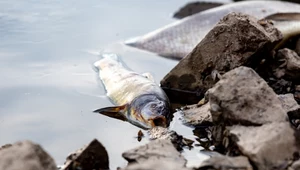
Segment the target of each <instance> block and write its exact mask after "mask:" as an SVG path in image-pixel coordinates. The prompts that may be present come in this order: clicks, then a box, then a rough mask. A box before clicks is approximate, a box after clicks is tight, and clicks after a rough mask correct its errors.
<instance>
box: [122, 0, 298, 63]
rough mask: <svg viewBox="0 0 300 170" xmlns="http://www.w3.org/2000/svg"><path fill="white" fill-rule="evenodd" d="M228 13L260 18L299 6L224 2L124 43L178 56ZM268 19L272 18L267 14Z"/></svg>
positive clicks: (180, 56) (289, 11) (293, 11)
mask: <svg viewBox="0 0 300 170" xmlns="http://www.w3.org/2000/svg"><path fill="white" fill-rule="evenodd" d="M230 12H241V13H244V14H248V15H252V16H254V17H256V18H258V19H262V18H266V17H268V16H272V15H273V14H276V13H299V12H300V5H299V4H296V3H289V2H281V1H245V2H236V3H231V4H226V5H222V6H220V7H216V8H212V9H208V10H205V11H203V12H199V13H197V14H194V15H191V16H188V17H186V18H183V19H181V20H179V21H176V22H174V23H171V24H169V25H167V26H165V27H163V28H160V29H157V30H155V31H153V32H150V33H148V34H146V35H143V36H141V37H137V38H134V39H130V40H127V41H125V44H127V45H129V46H132V47H136V48H139V49H143V50H147V51H150V52H154V53H157V54H158V55H160V56H164V57H167V58H173V59H182V58H183V57H184V56H186V55H187V54H188V53H189V52H191V51H192V50H193V48H194V47H195V46H196V45H197V44H198V43H199V42H200V41H201V40H202V39H203V38H204V36H205V35H206V34H207V33H208V32H209V31H210V30H211V29H212V28H213V27H214V26H215V25H216V24H217V23H218V22H219V21H220V19H221V18H223V17H224V16H225V15H227V14H228V13H230ZM269 19H272V18H270V17H269ZM293 25H295V24H293ZM299 25H300V24H299V22H298V24H297V27H291V28H290V29H289V28H286V27H284V29H285V30H289V31H294V30H295V29H298V31H300V30H299V28H300V26H299ZM285 26H287V27H289V24H285ZM279 30H280V28H279ZM280 31H281V30H280ZM288 35H290V34H288Z"/></svg>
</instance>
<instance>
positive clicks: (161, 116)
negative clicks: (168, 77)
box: [94, 54, 170, 129]
mask: <svg viewBox="0 0 300 170" xmlns="http://www.w3.org/2000/svg"><path fill="white" fill-rule="evenodd" d="M94 66H95V67H96V68H97V69H98V70H99V77H100V79H101V80H102V83H103V84H104V86H105V89H106V92H107V96H108V97H109V98H110V99H111V101H112V102H113V103H114V104H115V105H117V106H115V107H106V108H101V109H97V110H95V111H94V112H98V113H100V114H103V115H106V116H109V117H113V118H116V119H120V120H124V121H128V122H130V123H131V124H133V125H136V126H138V127H141V128H143V129H150V128H152V127H155V126H162V127H166V126H167V125H168V123H169V122H168V121H169V118H170V109H169V108H170V103H169V99H168V97H167V95H166V94H165V92H164V91H163V90H162V89H161V88H160V87H159V86H158V85H157V84H156V83H155V82H154V80H153V78H152V77H151V75H150V74H148V73H146V74H138V73H136V72H133V71H131V70H129V69H127V68H125V67H124V66H123V64H122V62H120V61H119V59H118V56H117V55H115V54H103V58H102V59H101V60H99V61H97V62H95V63H94Z"/></svg>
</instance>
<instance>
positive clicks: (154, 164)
mask: <svg viewBox="0 0 300 170" xmlns="http://www.w3.org/2000/svg"><path fill="white" fill-rule="evenodd" d="M162 169H163V170H192V169H189V168H186V167H181V166H178V164H177V163H175V162H173V161H170V160H146V161H143V162H142V163H132V164H129V165H128V166H127V167H125V168H124V169H123V170H162Z"/></svg>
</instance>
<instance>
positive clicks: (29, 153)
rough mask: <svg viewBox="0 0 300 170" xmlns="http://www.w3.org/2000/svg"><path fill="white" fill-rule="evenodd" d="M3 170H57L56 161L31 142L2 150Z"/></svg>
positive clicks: (15, 144)
mask: <svg viewBox="0 0 300 170" xmlns="http://www.w3.org/2000/svg"><path fill="white" fill-rule="evenodd" d="M0 169H1V170H19V169H22V170H34V169H43V170H56V169H57V168H56V165H55V162H54V160H53V159H52V158H51V157H50V156H49V154H48V153H47V152H46V151H44V150H43V148H42V147H41V146H40V145H37V144H34V143H32V142H31V141H22V142H16V143H14V144H13V145H6V147H3V148H1V150H0Z"/></svg>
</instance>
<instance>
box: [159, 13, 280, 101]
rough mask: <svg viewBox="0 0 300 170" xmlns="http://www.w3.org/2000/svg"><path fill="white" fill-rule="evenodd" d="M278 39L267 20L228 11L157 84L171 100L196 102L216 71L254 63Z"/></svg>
mask: <svg viewBox="0 0 300 170" xmlns="http://www.w3.org/2000/svg"><path fill="white" fill-rule="evenodd" d="M281 39H282V35H281V33H280V32H279V31H278V30H277V29H276V28H275V27H274V26H273V25H272V24H270V23H269V22H266V21H265V22H264V21H258V20H257V19H255V18H253V17H250V16H248V15H243V14H236V13H230V14H228V15H226V16H225V17H224V18H223V19H222V20H221V21H220V22H219V23H218V24H217V25H216V26H215V27H214V28H213V29H212V30H211V31H210V32H209V33H208V34H207V35H206V36H205V38H204V39H203V40H202V41H201V42H200V43H199V44H198V45H197V46H196V47H195V48H194V49H193V51H192V52H191V53H189V54H188V55H187V56H186V57H185V58H183V59H182V60H181V61H180V62H179V63H178V64H177V65H176V66H175V67H174V68H173V69H172V70H171V71H170V72H169V73H168V74H167V75H166V76H165V77H164V78H163V80H162V81H161V86H162V88H163V89H164V90H165V91H166V93H167V94H168V96H169V98H170V100H171V101H172V102H178V103H186V104H194V103H197V101H199V100H200V99H201V98H202V97H203V95H204V93H205V92H206V90H207V89H209V88H211V87H212V86H213V85H214V84H215V82H216V78H217V77H218V75H219V73H224V72H227V71H229V70H232V69H234V68H236V67H239V66H242V65H251V66H252V65H256V64H257V63H258V62H260V60H261V59H262V56H264V54H263V53H265V52H267V51H269V49H270V48H273V47H274V46H275V45H276V44H277V42H278V41H279V40H281ZM216 47H218V48H216ZM178 93H180V97H179V96H178Z"/></svg>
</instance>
